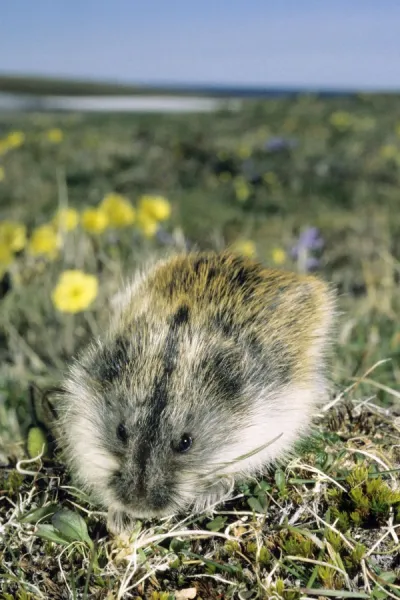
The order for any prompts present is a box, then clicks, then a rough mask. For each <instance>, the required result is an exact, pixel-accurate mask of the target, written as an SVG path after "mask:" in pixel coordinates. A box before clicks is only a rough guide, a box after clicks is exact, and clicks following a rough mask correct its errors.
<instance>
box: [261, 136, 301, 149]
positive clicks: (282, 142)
mask: <svg viewBox="0 0 400 600" xmlns="http://www.w3.org/2000/svg"><path fill="white" fill-rule="evenodd" d="M297 144H298V142H297V140H295V139H293V138H283V137H272V138H270V139H269V140H267V141H266V142H265V145H264V148H265V150H268V151H269V152H279V151H280V150H291V149H292V148H295V147H296V146H297Z"/></svg>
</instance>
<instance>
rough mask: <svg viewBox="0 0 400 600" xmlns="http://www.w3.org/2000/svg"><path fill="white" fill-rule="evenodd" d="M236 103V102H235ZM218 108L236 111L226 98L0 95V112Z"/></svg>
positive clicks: (233, 104) (162, 110) (180, 111)
mask: <svg viewBox="0 0 400 600" xmlns="http://www.w3.org/2000/svg"><path fill="white" fill-rule="evenodd" d="M239 104H240V102H239ZM222 105H224V106H228V107H229V108H231V109H234V108H237V106H238V102H237V101H235V100H228V99H215V98H207V97H198V98H196V97H179V96H26V95H18V94H1V93H0V111H68V112H75V111H77V112H175V113H182V112H211V111H214V110H217V109H218V108H219V107H221V106H222Z"/></svg>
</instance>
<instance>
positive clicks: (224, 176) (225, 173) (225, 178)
mask: <svg viewBox="0 0 400 600" xmlns="http://www.w3.org/2000/svg"><path fill="white" fill-rule="evenodd" d="M231 179H232V173H230V172H229V171H222V173H220V174H219V180H220V182H221V183H228V181H230V180H231Z"/></svg>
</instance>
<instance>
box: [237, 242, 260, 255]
mask: <svg viewBox="0 0 400 600" xmlns="http://www.w3.org/2000/svg"><path fill="white" fill-rule="evenodd" d="M233 250H234V251H235V252H237V253H238V254H242V255H243V256H247V257H248V258H252V257H254V256H255V255H256V253H257V252H256V245H255V243H254V242H253V241H252V240H237V241H236V242H235V244H234V245H233Z"/></svg>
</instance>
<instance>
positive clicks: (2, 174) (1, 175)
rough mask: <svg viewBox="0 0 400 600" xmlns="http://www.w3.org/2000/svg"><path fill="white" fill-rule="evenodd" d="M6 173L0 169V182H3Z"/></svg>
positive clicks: (2, 168)
mask: <svg viewBox="0 0 400 600" xmlns="http://www.w3.org/2000/svg"><path fill="white" fill-rule="evenodd" d="M5 176H6V173H5V171H4V167H0V181H4V178H5Z"/></svg>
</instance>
